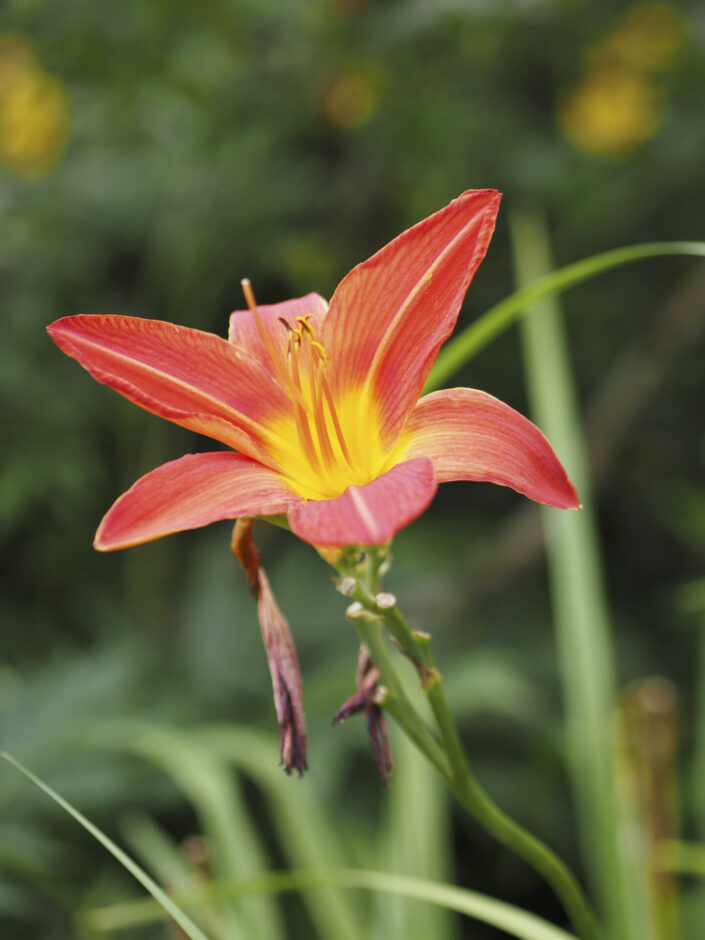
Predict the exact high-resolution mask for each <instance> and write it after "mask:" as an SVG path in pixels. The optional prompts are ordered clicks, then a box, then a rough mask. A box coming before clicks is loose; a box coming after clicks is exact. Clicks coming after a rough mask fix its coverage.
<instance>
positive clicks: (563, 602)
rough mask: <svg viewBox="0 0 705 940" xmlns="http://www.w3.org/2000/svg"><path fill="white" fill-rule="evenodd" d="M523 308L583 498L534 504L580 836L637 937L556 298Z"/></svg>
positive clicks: (540, 248) (623, 926)
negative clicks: (576, 506)
mask: <svg viewBox="0 0 705 940" xmlns="http://www.w3.org/2000/svg"><path fill="white" fill-rule="evenodd" d="M510 221H511V234H512V242H513V249H514V256H515V263H516V270H517V279H518V281H519V283H520V285H523V284H532V283H534V284H535V283H537V279H538V283H539V284H541V283H543V284H544V285H545V284H546V283H548V282H549V279H550V277H551V276H549V279H547V277H546V272H547V271H550V269H551V257H550V247H549V241H548V235H547V233H546V229H545V225H544V223H543V221H542V219H541V218H540V216H539V215H538V214H536V213H524V214H516V215H515V216H513V217H512V219H511V220H510ZM653 253H655V252H653ZM628 258H629V255H628V254H627V259H628ZM528 312H529V313H530V314H531V315H530V316H527V317H526V318H525V319H524V320H523V321H522V324H521V334H522V341H523V348H524V362H525V368H526V377H527V386H528V391H529V399H530V401H531V404H532V408H531V411H532V414H533V417H534V418H535V420H536V421H537V423H538V425H539V426H540V427H541V428H542V430H543V431H544V432H545V433H546V435H547V437H548V438H549V439H550V441H551V443H552V444H553V446H554V447H555V448H556V450H557V452H558V454H559V455H560V457H561V458H562V460H563V461H564V463H565V465H566V468H567V470H568V473H569V475H570V476H571V477H572V479H573V482H574V483H575V485H576V488H577V490H578V493H579V495H580V498H581V500H582V501H583V509H582V510H581V511H580V512H562V511H560V510H556V509H544V508H543V507H542V519H543V526H544V533H545V539H546V548H547V553H548V564H549V576H550V586H551V595H552V608H553V619H554V624H555V630H556V642H557V647H558V660H559V670H560V676H561V681H562V686H563V696H564V702H565V710H566V736H567V746H568V755H569V762H570V771H571V775H572V786H573V790H574V793H575V800H576V806H577V810H578V826H579V834H580V837H581V844H582V848H583V855H584V860H585V863H586V865H587V868H588V874H589V876H590V880H591V883H592V885H593V888H594V890H595V891H596V892H597V895H598V900H599V905H600V907H601V909H602V912H603V916H604V917H605V920H606V924H607V929H608V936H610V937H612V938H613V940H637V938H638V940H643V938H644V937H645V936H646V932H645V929H644V927H645V925H644V924H643V921H642V915H641V911H642V910H643V907H644V906H643V904H640V903H639V899H638V894H637V889H636V878H635V874H634V872H633V870H632V869H631V867H630V865H629V862H628V859H627V858H626V857H625V854H624V852H623V851H622V850H621V848H620V840H619V823H620V818H619V815H620V812H619V805H618V802H617V799H616V796H615V773H614V766H613V752H612V746H611V741H610V737H611V735H610V727H611V723H612V719H613V713H614V708H615V698H616V686H615V683H616V678H615V662H614V653H613V649H612V643H611V637H610V626H609V618H608V612H607V601H606V598H605V591H604V583H603V575H602V571H601V559H600V549H599V544H598V539H597V534H596V525H595V519H594V514H593V507H592V499H591V494H590V484H589V481H588V478H587V470H586V468H587V459H586V454H585V447H584V442H583V438H582V435H581V433H580V430H579V419H578V409H577V404H576V397H575V388H574V383H573V379H572V375H571V368H570V364H569V356H568V352H567V348H566V341H565V336H564V332H563V326H562V322H561V318H560V309H559V307H558V302H557V300H556V298H555V297H549V296H548V294H547V292H544V295H543V299H542V300H540V301H538V302H535V303H534V304H533V305H532V306H531V308H530V309H529V311H528Z"/></svg>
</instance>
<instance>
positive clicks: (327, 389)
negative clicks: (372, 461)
mask: <svg viewBox="0 0 705 940" xmlns="http://www.w3.org/2000/svg"><path fill="white" fill-rule="evenodd" d="M319 374H320V376H321V388H322V389H323V392H324V394H325V396H326V401H327V402H328V410H329V411H330V416H331V419H332V421H333V427H334V428H335V434H336V437H337V438H338V443H339V444H340V449H341V450H342V452H343V457H345V459H346V460H347V462H348V466H350V467H352V458H351V457H350V451H349V450H348V445H347V444H346V443H345V438H344V437H343V429H342V428H341V426H340V420H339V419H338V412H337V411H336V410H335V405H334V404H333V393H332V392H331V390H330V385H329V384H328V379H327V378H326V374H325V372H324V371H323V369H321V370H320V372H319Z"/></svg>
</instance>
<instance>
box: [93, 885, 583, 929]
mask: <svg viewBox="0 0 705 940" xmlns="http://www.w3.org/2000/svg"><path fill="white" fill-rule="evenodd" d="M330 885H337V886H339V887H345V888H358V889H361V890H365V891H381V892H384V893H386V894H399V895H403V896H404V897H409V898H414V899H416V900H420V901H427V902H428V903H430V904H438V905H440V906H442V907H445V908H447V909H448V910H450V911H455V912H456V913H458V914H464V915H465V916H466V917H472V918H474V919H475V920H479V921H481V922H483V923H485V924H490V925H491V926H493V927H496V928H498V929H499V930H503V931H505V932H506V933H508V934H509V935H510V936H512V937H516V938H517V940H576V938H575V937H574V935H573V934H569V933H567V931H565V930H562V929H561V928H560V927H555V926H554V925H553V924H549V923H548V922H547V921H545V920H542V919H541V918H540V917H537V916H536V915H535V914H530V913H529V912H528V911H523V910H521V909H520V908H518V907H514V906H513V905H511V904H506V903H505V902H504V901H498V900H496V899H495V898H490V897H488V896H487V895H484V894H479V893H478V892H476V891H468V890H466V889H465V888H457V887H454V886H452V885H445V884H438V883H436V882H432V881H426V880H424V879H422V878H409V877H407V876H405V875H390V874H387V873H385V872H377V871H367V870H364V869H339V870H337V871H303V870H298V871H289V872H269V873H267V874H266V875H263V876H260V877H259V878H252V879H248V880H247V881H242V882H236V883H231V884H212V885H210V886H209V889H208V891H201V892H199V893H197V894H196V893H194V894H189V895H188V896H187V895H179V900H180V901H181V903H183V904H185V905H187V906H192V905H193V906H197V905H201V904H208V903H210V902H212V901H213V900H214V899H215V898H221V897H235V896H240V895H245V894H253V893H277V892H281V891H303V890H305V889H312V888H321V887H324V886H330ZM155 913H156V910H155V906H154V905H153V904H152V903H151V902H149V901H146V902H143V901H132V902H128V903H124V904H115V905H112V906H111V907H102V908H95V909H93V910H92V911H88V912H86V914H85V915H84V926H85V927H86V928H87V929H89V930H92V931H94V932H100V933H107V932H109V931H111V930H118V929H123V928H127V927H135V926H137V925H140V924H148V923H151V922H152V921H153V920H155ZM433 940H435V938H433Z"/></svg>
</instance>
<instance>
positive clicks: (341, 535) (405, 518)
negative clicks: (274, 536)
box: [289, 457, 436, 546]
mask: <svg viewBox="0 0 705 940" xmlns="http://www.w3.org/2000/svg"><path fill="white" fill-rule="evenodd" d="M435 492H436V481H435V480H434V477H433V466H432V464H431V461H430V460H428V459H427V458H424V457H420V458H416V459H415V460H405V461H404V462H403V463H398V464H397V465H396V466H395V467H392V469H391V470H389V471H387V473H384V474H382V476H381V477H377V479H376V480H373V481H372V482H371V483H367V484H366V485H365V486H349V487H348V488H347V490H346V491H345V492H344V493H343V495H342V496H338V497H337V498H336V499H321V500H317V499H316V500H309V502H307V503H305V504H304V505H303V506H299V507H297V508H296V509H293V510H291V511H290V512H289V524H290V525H291V528H292V531H293V532H295V533H296V535H298V536H299V538H302V539H303V540H304V541H305V542H310V543H311V544H312V545H325V546H342V545H380V544H381V543H382V542H386V541H388V539H390V538H391V537H392V536H393V535H394V533H395V532H398V531H399V529H402V528H403V527H404V526H405V525H408V523H409V522H411V520H412V519H415V518H416V517H417V516H420V515H421V513H422V512H423V511H424V509H426V508H427V507H428V505H429V503H430V502H431V500H432V499H433V496H434V494H435Z"/></svg>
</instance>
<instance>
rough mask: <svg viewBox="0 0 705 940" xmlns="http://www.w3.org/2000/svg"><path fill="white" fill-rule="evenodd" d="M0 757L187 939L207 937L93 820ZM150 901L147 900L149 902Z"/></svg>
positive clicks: (4, 754) (17, 764) (7, 756)
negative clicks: (76, 826)
mask: <svg viewBox="0 0 705 940" xmlns="http://www.w3.org/2000/svg"><path fill="white" fill-rule="evenodd" d="M0 757H2V758H3V759H4V760H6V761H7V762H8V763H10V764H12V766H13V767H16V768H17V770H19V772H20V773H21V774H24V776H25V777H27V779H28V780H31V781H32V783H33V784H34V785H35V786H37V787H39V789H40V790H43V791H44V792H45V793H46V794H47V796H49V797H51V799H52V800H53V801H54V802H55V803H57V804H58V805H59V806H60V807H61V808H62V809H63V810H65V811H66V812H67V813H68V814H69V815H70V816H73V818H74V819H75V820H76V822H77V823H79V824H80V825H81V826H83V828H84V829H85V830H86V831H87V832H89V833H90V834H91V835H92V836H93V838H94V839H97V841H98V842H100V844H101V845H102V846H103V847H104V848H106V849H107V850H108V852H110V854H111V855H112V856H113V857H114V858H115V859H117V861H118V862H120V864H121V865H122V866H123V867H124V868H126V869H127V871H129V873H130V874H131V875H132V876H133V878H136V879H137V881H139V883H140V884H141V885H142V887H143V888H145V889H146V890H147V891H148V892H149V893H150V894H151V895H152V897H153V898H154V900H155V901H156V902H157V904H158V905H159V907H161V908H163V910H164V911H166V913H167V914H168V915H169V917H171V919H172V920H174V921H175V922H176V923H177V924H178V925H179V927H181V929H182V930H183V931H184V933H185V934H186V936H187V937H189V938H190V940H208V938H207V937H206V935H205V934H204V933H203V932H202V931H201V930H200V929H199V928H198V927H197V926H196V925H195V924H194V923H193V921H192V920H190V918H189V917H187V916H186V914H185V913H184V912H183V911H182V910H181V908H180V907H179V906H178V905H177V904H175V903H174V901H173V900H172V899H171V898H170V897H169V895H168V894H166V893H165V892H164V891H163V890H162V889H161V888H160V887H159V885H158V884H157V883H156V881H154V879H153V878H150V876H149V875H148V874H147V872H146V871H144V869H142V868H140V866H139V865H138V864H137V863H136V862H134V861H133V860H132V859H131V858H130V856H129V855H127V853H126V852H123V850H122V849H121V848H120V847H119V846H118V845H116V844H115V843H114V842H113V840H112V839H110V838H109V837H108V836H106V835H105V833H104V832H102V831H101V830H100V829H99V828H98V827H97V826H94V825H93V823H92V822H91V821H90V820H89V819H86V817H85V816H84V815H83V813H80V812H79V811H78V810H77V809H76V808H75V807H73V806H72V805H71V804H70V803H68V802H67V801H66V800H65V799H64V798H63V797H61V796H59V794H58V793H57V792H56V791H55V790H53V789H52V788H51V787H50V786H49V785H48V784H46V783H44V781H43V780H40V779H39V777H36V776H35V775H34V774H33V773H32V771H31V770H29V769H28V768H27V767H25V766H24V764H21V763H20V762H19V761H18V760H16V758H14V757H13V756H12V755H11V754H8V753H7V752H6V751H0ZM150 903H151V902H150ZM155 912H157V918H155V919H158V917H159V916H161V911H159V908H158V907H156V905H155Z"/></svg>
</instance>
